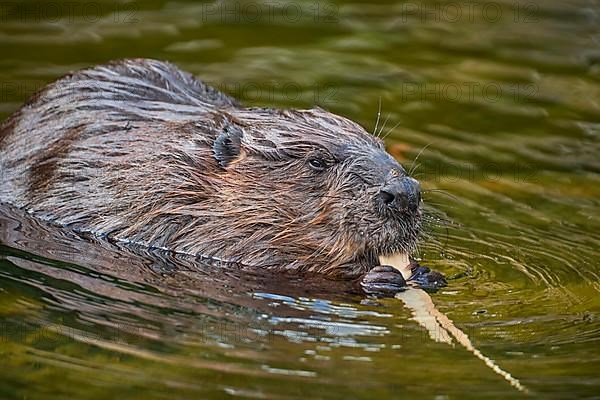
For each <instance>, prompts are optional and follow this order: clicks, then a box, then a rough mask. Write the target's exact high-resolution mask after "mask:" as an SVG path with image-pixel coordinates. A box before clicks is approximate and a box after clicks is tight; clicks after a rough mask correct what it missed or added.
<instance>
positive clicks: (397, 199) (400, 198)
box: [379, 176, 421, 212]
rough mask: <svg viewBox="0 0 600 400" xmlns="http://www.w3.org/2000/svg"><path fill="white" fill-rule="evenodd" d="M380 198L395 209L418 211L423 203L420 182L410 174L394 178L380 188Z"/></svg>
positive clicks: (383, 202)
mask: <svg viewBox="0 0 600 400" xmlns="http://www.w3.org/2000/svg"><path fill="white" fill-rule="evenodd" d="M379 199H380V201H381V202H382V204H383V205H385V206H387V207H389V208H392V209H394V210H397V211H406V210H408V211H410V212H416V211H417V209H418V208H419V204H420V203H421V189H420V185H419V182H418V181H417V180H416V179H413V178H411V177H408V176H403V177H398V178H394V179H393V180H391V181H390V182H388V183H387V184H386V185H384V186H383V187H382V188H381V189H380V190H379Z"/></svg>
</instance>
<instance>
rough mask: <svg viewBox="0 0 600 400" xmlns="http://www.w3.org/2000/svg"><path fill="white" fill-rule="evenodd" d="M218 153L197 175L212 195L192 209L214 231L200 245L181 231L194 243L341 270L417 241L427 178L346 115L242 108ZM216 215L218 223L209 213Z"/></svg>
mask: <svg viewBox="0 0 600 400" xmlns="http://www.w3.org/2000/svg"><path fill="white" fill-rule="evenodd" d="M211 151H212V157H213V158H214V163H215V168H214V169H213V168H210V170H211V171H213V173H211V174H206V171H201V172H199V173H198V174H197V176H198V177H199V180H201V181H202V184H201V186H202V187H203V190H206V188H207V187H210V188H211V194H210V196H207V197H205V200H204V201H203V202H201V203H199V204H198V205H196V207H200V208H201V209H202V211H200V210H199V209H196V211H195V212H194V215H197V216H200V219H202V220H203V221H202V224H203V226H204V228H202V230H203V232H206V234H205V235H204V237H202V238H201V239H200V240H199V242H195V243H193V242H191V241H190V238H189V236H188V237H186V236H187V235H186V236H182V237H181V240H182V241H183V242H186V243H187V244H188V245H189V247H188V250H191V251H193V252H198V251H199V252H202V253H207V252H208V253H209V254H212V255H218V256H219V257H220V258H226V259H229V260H237V261H240V262H242V263H249V264H258V265H262V266H265V265H267V266H273V267H277V266H285V267H288V268H294V269H298V268H300V269H304V270H316V271H319V272H326V273H331V274H340V273H357V272H359V271H364V270H365V269H368V268H370V267H372V266H373V265H377V261H376V260H377V257H378V256H379V255H384V254H390V253H395V252H410V251H412V250H414V248H415V245H416V240H417V235H418V232H419V228H420V220H421V211H420V203H421V196H420V190H419V183H418V182H417V181H416V180H415V179H413V178H411V177H409V176H407V173H406V171H405V170H404V169H403V168H402V166H401V165H400V164H398V162H396V160H394V159H393V158H392V157H391V156H390V155H389V154H388V153H387V152H386V151H385V148H384V144H383V142H382V140H381V139H379V138H377V137H375V136H372V135H370V134H369V133H367V132H366V131H365V130H364V129H363V128H362V127H361V126H359V125H358V124H356V123H354V122H352V121H350V120H348V119H346V118H343V117H340V116H337V115H334V114H331V113H329V112H326V111H324V110H322V109H312V110H302V111H294V110H285V111H280V110H269V109H241V110H236V113H235V116H230V117H229V118H225V120H224V121H223V123H222V126H221V130H220V132H219V133H218V134H217V135H216V137H215V139H214V142H213V145H212V149H211ZM207 208H210V209H211V210H212V212H208V211H207ZM208 214H212V215H213V216H216V220H214V219H213V218H202V217H204V216H206V215H208ZM212 221H214V223H213V222H212ZM207 224H208V225H207ZM198 243H200V244H201V245H200V246H197V244H198ZM340 267H347V268H340Z"/></svg>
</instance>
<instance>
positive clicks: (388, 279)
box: [360, 265, 407, 297]
mask: <svg viewBox="0 0 600 400" xmlns="http://www.w3.org/2000/svg"><path fill="white" fill-rule="evenodd" d="M360 286H361V288H362V290H363V291H364V292H365V293H367V294H372V295H376V296H379V297H394V295H395V294H396V293H398V292H401V291H403V290H405V289H406V288H407V286H406V281H405V280H404V277H403V276H402V274H401V273H400V271H398V270H397V269H396V268H394V267H390V266H388V265H380V266H377V267H375V268H373V269H372V270H370V271H369V272H368V273H366V274H365V275H364V276H363V278H362V280H361V281H360Z"/></svg>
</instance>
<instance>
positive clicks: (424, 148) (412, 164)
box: [408, 142, 433, 176]
mask: <svg viewBox="0 0 600 400" xmlns="http://www.w3.org/2000/svg"><path fill="white" fill-rule="evenodd" d="M432 144H433V142H430V143H427V144H426V145H425V146H423V148H422V149H421V150H420V151H419V153H418V154H417V156H416V157H415V158H414V160H412V163H411V164H410V168H408V176H413V175H412V174H413V173H414V172H416V168H414V169H413V166H414V165H415V162H417V160H418V159H419V157H420V156H421V154H423V152H424V151H425V150H426V149H427V148H428V147H429V146H431V145H432Z"/></svg>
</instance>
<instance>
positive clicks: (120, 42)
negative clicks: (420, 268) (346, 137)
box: [0, 0, 600, 399]
mask: <svg viewBox="0 0 600 400" xmlns="http://www.w3.org/2000/svg"><path fill="white" fill-rule="evenodd" d="M0 21H1V23H0V49H1V50H2V58H1V59H0V117H1V118H5V117H6V116H8V115H9V114H10V113H11V112H12V111H14V110H15V109H16V108H17V107H18V106H19V105H20V104H21V103H22V102H23V101H25V99H26V98H27V97H28V96H29V95H30V94H31V93H33V92H34V91H35V90H37V89H38V88H40V87H42V86H43V85H44V84H46V83H47V82H50V81H52V80H54V79H56V78H57V77H58V76H60V75H62V74H64V73H67V72H68V71H70V70H73V69H79V68H82V67H86V66H89V65H93V64H97V63H102V62H105V61H107V60H109V59H114V58H120V57H132V56H143V57H153V58H159V59H168V60H172V61H174V62H176V63H177V64H178V65H180V66H181V67H182V68H183V69H185V70H189V71H191V72H193V73H194V74H196V75H197V76H199V77H201V78H202V79H205V80H206V81H208V82H210V83H211V84H213V85H214V86H217V87H219V88H220V89H222V90H224V91H226V92H227V93H229V94H231V95H233V96H235V97H238V98H240V99H241V100H242V101H244V102H245V103H246V104H250V105H268V106H276V107H310V106H312V105H313V104H319V105H321V106H323V107H325V108H328V109H329V110H331V111H334V112H337V113H340V114H343V115H346V116H348V117H350V118H352V119H354V120H356V121H358V122H359V123H361V124H362V125H363V126H365V127H367V128H368V129H369V130H373V127H374V126H375V120H376V119H377V110H378V105H379V104H381V119H380V123H379V126H378V131H380V134H381V135H385V136H386V142H387V145H388V148H389V151H390V152H391V153H392V154H393V155H394V156H395V157H396V158H398V159H399V160H400V161H401V162H403V163H404V164H405V165H406V166H407V167H410V166H411V162H412V160H413V159H414V158H415V157H416V156H417V154H418V153H419V152H420V150H421V149H423V148H425V150H424V151H423V152H422V154H421V155H420V156H419V158H418V161H416V162H415V163H414V165H413V167H414V168H415V175H416V176H417V177H418V178H419V179H420V180H421V181H422V182H423V186H424V188H425V189H426V190H428V191H427V192H426V193H425V200H426V203H427V204H428V211H429V222H428V224H427V225H428V226H427V231H426V232H425V235H424V238H423V241H422V244H421V247H420V251H419V254H418V256H419V257H420V258H422V259H423V260H425V261H426V263H427V264H429V265H430V266H432V267H434V268H436V269H438V270H441V271H443V272H445V273H446V274H447V275H448V276H449V277H450V278H451V279H450V281H449V283H450V284H449V286H448V287H447V288H446V289H445V290H443V291H441V292H438V293H436V294H435V295H433V300H434V302H435V303H436V305H437V306H438V308H439V309H440V310H441V311H443V312H444V313H446V314H447V315H448V316H449V317H450V318H451V319H452V320H453V321H454V322H455V323H456V324H457V326H459V327H460V328H461V329H462V330H463V331H465V332H466V333H467V334H468V335H469V336H470V338H471V339H472V340H473V342H474V344H475V345H476V346H477V347H478V348H479V349H480V350H482V351H483V352H484V353H485V354H486V355H489V356H490V357H491V358H493V359H494V360H495V361H496V362H497V363H498V364H499V365H502V367H503V368H504V369H506V370H507V371H509V372H510V373H511V374H512V375H514V376H515V377H517V378H519V379H520V380H521V382H522V383H523V384H525V385H526V386H527V387H529V388H530V389H531V390H532V391H533V392H534V393H536V394H538V395H540V397H544V398H571V397H581V398H586V397H588V398H591V397H593V396H597V393H598V389H599V388H600V377H598V374H597V372H596V371H598V370H599V368H600V350H599V349H600V347H599V346H598V344H599V343H598V342H599V340H600V322H599V312H600V300H599V299H600V297H599V296H598V292H599V290H600V279H599V275H600V269H599V268H598V264H599V262H600V257H599V255H598V248H600V235H599V234H598V232H600V221H599V217H598V216H599V215H600V213H599V209H600V208H599V204H598V203H599V198H600V175H599V172H600V159H599V158H598V154H599V152H600V140H599V138H600V82H599V78H600V29H599V28H598V27H599V26H600V4H599V3H598V2H597V1H593V0H569V1H558V0H549V1H544V2H541V1H536V2H529V1H512V0H501V1H493V2H450V1H439V2H433V1H405V2H396V1H378V2H376V3H367V4H360V3H352V2H316V1H312V0H306V1H296V0H294V1H281V2H268V1H264V2H261V1H259V2H257V1H243V2H242V1H237V0H226V1H220V2H206V3H204V2H202V3H199V2H196V1H181V0H180V1H177V2H174V1H164V0H160V1H159V0H152V1H144V2H141V1H128V2H121V1H113V0H102V1H97V2H89V1H70V2H51V3H49V2H40V1H21V2H2V3H0ZM1 172H2V171H0V173H1ZM440 190H441V191H440ZM0 226H1V231H0V232H1V237H0V240H1V242H2V243H3V246H2V247H0V322H1V326H0V332H1V335H0V340H1V345H0V357H1V358H2V360H3V363H4V365H6V366H7V368H2V372H1V373H0V397H2V398H25V397H26V398H49V397H52V398H63V397H64V398H67V397H68V398H84V399H87V398H107V397H108V398H111V397H116V396H119V397H120V398H144V399H147V398H170V399H171V398H190V397H193V398H224V397H231V396H236V397H245V398H268V399H271V398H274V399H275V398H286V399H287V398H307V397H308V398H313V397H318V398H377V397H382V398H388V397H393V398H396V397H400V396H402V395H405V396H406V397H408V398H412V397H416V396H424V397H426V398H440V399H443V398H465V397H466V398H468V397H472V398H477V399H480V398H510V397H520V396H521V395H520V394H519V393H518V392H516V391H515V390H514V389H513V388H511V387H510V386H509V385H508V384H507V383H506V382H504V381H503V380H502V379H500V378H499V377H498V376H496V375H495V374H493V373H492V372H491V371H489V370H488V369H487V368H486V367H485V366H483V365H481V362H480V361H479V360H477V359H475V358H474V357H473V356H472V355H471V354H469V353H468V352H466V351H464V350H462V349H459V348H450V347H448V346H445V345H443V344H437V343H435V342H433V341H431V340H430V338H429V336H428V333H427V332H424V331H423V330H422V329H420V328H419V326H418V325H417V324H416V323H415V322H413V321H411V320H410V312H409V311H407V310H406V309H404V308H403V307H402V306H401V304H400V302H399V301H395V300H382V301H378V302H373V301H367V302H364V301H363V302H362V303H361V300H362V299H361V298H360V297H358V296H356V295H354V294H352V293H350V292H349V290H348V289H349V288H348V287H347V286H346V285H343V284H339V285H337V284H336V285H334V284H327V285H323V282H318V281H315V282H306V281H304V280H302V279H299V278H296V279H292V278H290V277H276V276H265V275H259V276H256V275H254V274H252V273H251V272H249V271H239V270H235V269H227V268H219V267H216V266H207V265H199V264H198V263H197V262H196V261H194V260H190V259H185V258H174V257H172V256H171V255H168V254H160V253H155V254H147V253H145V252H144V251H142V250H140V249H137V250H135V252H134V251H132V250H131V249H124V248H119V247H117V246H115V245H112V244H108V243H104V242H96V241H93V240H91V239H83V238H79V237H77V236H75V235H73V234H71V233H69V232H63V231H60V230H56V229H54V228H52V227H47V226H44V225H42V224H38V223H36V222H35V221H30V220H29V219H27V218H24V217H23V216H22V215H20V214H19V213H18V212H15V210H12V209H9V208H4V207H3V208H2V213H1V217H0Z"/></svg>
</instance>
